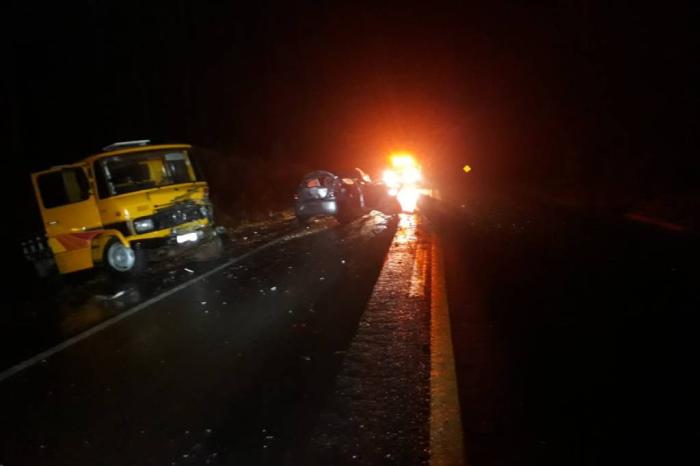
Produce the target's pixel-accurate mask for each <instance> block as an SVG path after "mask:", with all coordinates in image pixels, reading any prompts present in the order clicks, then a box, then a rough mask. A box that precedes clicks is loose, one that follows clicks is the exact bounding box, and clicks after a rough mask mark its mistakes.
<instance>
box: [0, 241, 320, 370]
mask: <svg viewBox="0 0 700 466" xmlns="http://www.w3.org/2000/svg"><path fill="white" fill-rule="evenodd" d="M318 231H321V230H305V231H302V232H299V233H293V234H290V235H285V236H281V237H279V238H277V239H274V240H272V241H269V242H267V243H265V244H263V245H260V246H258V247H257V248H255V249H253V250H251V251H248V252H246V253H245V254H243V255H241V256H238V257H234V258H233V259H229V260H228V261H226V262H224V263H223V264H221V265H219V266H217V267H215V268H213V269H211V270H209V271H207V272H205V273H203V274H202V275H199V276H197V277H194V278H192V279H190V280H188V281H186V282H184V283H181V284H180V285H178V286H176V287H174V288H171V289H170V290H168V291H165V292H163V293H161V294H159V295H158V296H154V297H153V298H151V299H148V300H146V301H144V302H142V303H140V304H137V305H136V306H134V307H132V308H131V309H129V310H127V311H124V312H122V313H121V314H118V315H116V316H114V317H111V318H109V319H107V320H105V321H104V322H102V323H100V324H97V325H95V326H94V327H91V328H89V329H88V330H85V331H84V332H82V333H79V334H78V335H76V336H74V337H71V338H69V339H68V340H65V341H63V342H61V343H59V344H57V345H56V346H53V347H51V348H49V349H47V350H46V351H42V352H41V353H39V354H37V355H35V356H32V357H31V358H29V359H26V360H24V361H22V362H20V363H18V364H15V365H14V366H12V367H10V368H9V369H6V370H4V371H2V372H0V383H2V382H3V381H5V380H6V379H9V378H10V377H12V376H13V375H15V374H17V373H19V372H22V371H23V370H25V369H27V368H29V367H31V366H33V365H35V364H37V363H39V362H41V361H44V360H46V359H47V358H49V357H51V356H53V355H54V354H56V353H58V352H60V351H63V350H64V349H66V348H69V347H71V346H73V345H75V344H76V343H79V342H81V341H83V340H85V339H86V338H88V337H90V336H92V335H94V334H96V333H98V332H101V331H102V330H104V329H106V328H108V327H111V326H112V325H114V324H116V323H118V322H120V321H122V320H124V319H126V318H127V317H131V316H132V315H134V314H136V313H137V312H139V311H142V310H144V309H146V308H147V307H148V306H150V305H152V304H155V303H157V302H158V301H161V300H163V299H165V298H167V297H168V296H171V295H173V294H175V293H177V292H178V291H180V290H183V289H185V288H187V287H189V286H190V285H193V284H195V283H197V282H199V281H201V280H204V279H205V278H207V277H210V276H212V275H214V274H215V273H217V272H220V271H221V270H223V269H225V268H227V267H230V266H232V265H233V264H236V263H238V262H240V261H242V260H245V259H247V258H249V257H250V256H252V255H254V254H257V253H259V252H261V251H263V250H265V249H268V248H270V247H272V246H275V245H277V244H279V243H283V242H285V241H291V240H293V239H298V238H302V237H304V236H308V235H311V234H314V233H317V232H318Z"/></svg>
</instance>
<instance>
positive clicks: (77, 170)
mask: <svg viewBox="0 0 700 466" xmlns="http://www.w3.org/2000/svg"><path fill="white" fill-rule="evenodd" d="M191 151H192V146H190V145H187V144H165V145H152V144H150V141H147V140H142V141H128V142H120V143H115V144H112V145H110V146H107V147H105V148H104V149H103V152H101V153H99V154H95V155H92V156H90V157H87V158H86V159H84V160H82V161H80V162H78V163H75V164H70V165H62V166H58V167H53V168H51V169H49V170H45V171H40V172H36V173H32V175H31V178H32V184H33V187H34V192H35V195H36V199H37V204H38V207H39V211H40V213H41V218H42V220H43V223H44V227H45V232H46V235H45V238H43V241H42V242H41V243H34V244H30V243H27V244H25V245H24V250H25V255H26V256H27V257H28V258H29V259H30V260H33V261H34V262H35V264H36V265H37V270H45V269H46V267H45V266H44V267H39V266H38V265H39V263H40V262H43V263H44V264H45V263H46V261H47V260H48V261H51V262H53V263H55V265H56V267H57V268H58V271H59V272H60V273H62V274H65V273H70V272H75V271H78V270H84V269H89V268H92V267H95V266H102V267H105V268H107V269H108V270H109V271H110V272H113V273H114V274H116V275H133V274H138V273H140V272H143V271H144V269H145V267H146V264H147V262H148V261H149V260H151V259H154V258H156V257H158V256H161V255H167V254H168V252H171V251H172V250H173V249H180V248H182V247H183V246H192V245H196V244H201V243H204V242H208V240H214V241H219V242H220V238H219V237H218V236H217V235H218V230H217V229H216V228H215V226H214V219H213V209H212V204H211V202H210V200H209V187H208V185H207V183H206V182H205V181H204V179H203V177H202V175H201V172H200V171H199V170H198V168H197V167H196V165H195V163H194V162H193V160H192V157H191ZM219 244H220V243H219Z"/></svg>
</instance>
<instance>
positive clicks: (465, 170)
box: [462, 165, 472, 173]
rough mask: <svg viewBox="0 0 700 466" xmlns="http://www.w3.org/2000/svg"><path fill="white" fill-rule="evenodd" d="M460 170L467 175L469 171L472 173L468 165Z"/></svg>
mask: <svg viewBox="0 0 700 466" xmlns="http://www.w3.org/2000/svg"><path fill="white" fill-rule="evenodd" d="M462 170H464V173H469V172H470V171H472V167H470V166H469V165H465V166H464V167H462Z"/></svg>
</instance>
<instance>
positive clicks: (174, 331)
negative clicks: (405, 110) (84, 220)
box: [0, 198, 700, 465]
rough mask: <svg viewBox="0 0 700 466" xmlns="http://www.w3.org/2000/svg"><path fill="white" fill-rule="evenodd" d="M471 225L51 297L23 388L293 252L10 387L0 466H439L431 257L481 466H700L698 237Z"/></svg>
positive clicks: (476, 216)
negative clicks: (41, 356) (434, 438)
mask: <svg viewBox="0 0 700 466" xmlns="http://www.w3.org/2000/svg"><path fill="white" fill-rule="evenodd" d="M455 205H456V206H459V205H460V203H459V202H458V203H456V204H455ZM463 205H464V207H454V206H452V205H450V204H449V203H447V202H439V201H435V200H431V199H428V198H425V199H423V202H422V206H421V207H422V216H419V217H408V216H402V217H400V218H396V217H385V216H382V215H380V214H376V213H375V214H372V215H369V216H367V217H365V218H363V219H361V220H359V221H357V222H354V223H352V224H350V225H347V226H344V227H339V226H337V225H335V224H334V223H333V222H332V221H331V222H330V223H323V222H321V223H318V224H315V225H314V226H313V227H312V229H310V230H307V231H303V232H302V233H303V235H297V234H298V233H299V232H300V230H299V228H298V227H296V226H295V225H294V224H293V222H290V221H288V220H280V221H279V222H277V223H275V222H273V223H272V224H270V225H268V226H267V227H266V228H260V229H258V233H257V234H256V233H254V231H247V230H246V231H243V232H239V233H238V236H237V237H236V238H235V241H233V242H232V243H230V244H229V246H228V248H227V251H226V254H225V255H224V257H223V258H212V259H202V260H198V261H191V260H190V259H182V260H181V261H180V262H175V263H170V264H169V265H168V266H164V267H165V268H163V269H162V270H161V271H160V273H155V274H154V275H153V276H155V277H158V278H157V279H152V280H147V281H145V282H140V283H138V284H128V285H127V286H122V285H120V286H119V287H116V288H111V289H110V288H109V286H111V285H109V284H108V283H106V282H104V281H103V280H102V279H101V278H100V277H99V276H96V277H88V278H89V279H88V280H87V285H85V284H84V283H85V282H82V283H81V284H73V283H72V282H67V283H66V282H62V283H61V285H60V286H58V287H57V290H58V293H52V291H56V290H51V289H48V291H46V290H43V291H42V290H37V292H36V293H35V294H34V295H33V296H32V297H30V298H29V299H28V300H24V301H22V302H20V303H19V304H18V306H17V307H16V308H15V309H14V310H13V311H12V312H14V313H15V314H17V313H18V312H20V311H19V310H24V311H23V312H24V313H25V314H23V318H19V319H9V318H7V317H5V319H6V322H7V323H9V324H11V325H10V326H5V327H3V332H4V334H3V335H4V337H5V338H4V341H3V342H2V345H3V354H2V357H3V358H4V359H3V367H4V368H6V367H9V366H11V365H12V364H14V363H16V362H18V361H20V360H22V359H24V358H26V357H28V356H31V355H33V354H36V352H37V351H41V350H43V349H45V348H47V347H50V346H52V345H53V344H56V343H57V342H60V341H64V340H65V338H68V337H70V336H73V335H76V334H79V333H80V332H81V331H83V330H85V329H87V328H90V327H91V326H94V325H95V324H96V323H97V322H105V319H109V318H110V317H113V316H115V315H119V313H120V312H123V311H124V310H125V309H129V308H133V305H134V304H135V303H139V302H144V300H148V299H150V298H152V297H154V296H158V295H159V294H160V293H162V292H163V291H165V290H168V289H172V288H173V287H176V286H179V285H182V284H186V283H188V280H191V278H192V277H196V276H200V277H201V276H202V274H203V273H207V272H206V271H207V270H209V271H211V270H213V269H215V268H216V267H220V266H221V265H222V264H225V261H226V260H228V259H227V258H230V257H236V256H240V255H241V254H244V253H245V252H246V251H251V250H253V249H254V248H255V247H256V246H259V245H261V244H265V242H266V241H269V240H270V239H274V238H281V237H285V236H288V240H287V241H281V242H279V243H278V244H275V245H274V246H273V247H270V248H267V249H265V250H262V251H260V252H258V253H256V254H255V255H254V256H251V257H249V258H246V259H245V260H241V261H240V262H236V263H234V264H231V265H230V266H225V267H224V268H223V269H222V270H221V271H220V272H217V273H213V274H211V275H209V276H206V277H205V278H203V279H201V280H199V281H198V282H196V283H192V284H190V285H188V286H187V287H185V288H184V289H182V290H181V291H178V292H177V293H174V294H172V295H170V296H168V297H166V298H164V299H162V300H159V301H158V302H156V303H154V304H152V305H150V306H148V307H147V308H145V309H143V310H142V311H140V312H138V313H136V314H134V315H132V316H130V317H129V318H127V319H125V320H123V321H121V322H119V323H117V324H115V325H113V326H110V327H109V328H107V329H105V330H103V331H101V332H100V333H98V334H96V335H93V336H91V337H89V338H86V339H85V340H83V341H80V342H79V343H77V344H75V345H73V346H71V347H69V348H67V349H65V350H63V351H61V352H59V353H57V354H55V355H53V356H51V357H50V358H47V359H46V361H43V362H42V361H40V362H39V363H38V364H36V365H34V366H32V367H30V368H28V369H26V370H23V371H22V372H20V373H18V374H15V375H13V376H12V377H9V378H7V379H6V380H4V381H2V382H0V400H1V401H0V404H1V406H0V410H1V412H2V413H3V417H2V418H1V419H0V429H2V436H1V438H0V464H4V465H15V464H31V465H41V464H366V465H368V464H427V463H428V461H429V457H430V453H431V444H430V439H429V437H430V435H431V434H432V432H429V429H430V426H431V425H432V424H431V422H432V418H431V416H432V415H433V413H432V412H431V407H432V405H431V402H432V400H431V383H432V381H431V380H430V370H431V366H430V365H431V352H432V351H433V347H432V346H431V342H430V331H431V325H433V323H431V315H430V308H431V302H430V299H429V296H430V294H431V291H432V289H431V286H432V278H433V277H431V273H430V270H431V266H432V263H431V255H430V253H429V251H430V250H431V249H430V248H431V247H433V246H434V244H435V242H434V236H432V235H433V234H437V235H438V236H440V237H441V241H440V242H441V243H442V244H443V246H444V263H445V277H444V278H445V284H446V290H447V302H448V303H449V317H450V319H449V320H450V323H451V337H452V341H453V342H454V353H455V364H456V378H457V383H458V398H459V404H460V407H461V423H462V425H463V432H464V447H465V448H464V451H465V453H466V459H467V462H468V463H469V464H475V465H520V464H522V465H547V464H551V465H560V464H567V465H569V464H572V465H600V464H610V465H613V464H614V465H618V464H631V463H634V464H681V463H683V464H695V463H698V462H700V455H699V453H698V450H697V448H696V446H697V444H698V441H699V440H700V430H699V429H698V427H697V426H698V423H697V419H698V417H699V416H700V402H698V398H697V393H698V392H700V384H698V383H697V382H696V380H695V379H696V377H695V376H694V372H695V371H694V367H695V365H696V359H697V358H696V355H697V354H699V351H698V350H699V349H700V348H698V343H697V342H698V339H697V338H696V337H695V333H697V328H698V327H699V325H698V324H699V323H700V322H699V321H700V317H698V316H699V314H698V312H697V311H698V310H699V309H700V294H699V289H698V286H697V284H698V283H699V282H700V275H699V274H698V269H697V264H698V261H699V260H700V247H699V244H700V242H698V241H697V239H698V238H697V235H696V234H694V233H682V234H681V233H679V232H674V231H668V230H664V229H659V228H655V227H654V226H652V225H643V224H638V223H634V222H630V221H627V220H625V219H624V218H623V216H621V215H620V216H611V215H607V216H606V215H600V214H595V215H594V214H591V213H586V212H582V211H580V210H574V209H565V208H561V207H553V206H551V205H544V204H543V205H539V204H535V203H530V204H528V205H523V203H522V202H521V203H517V202H514V201H510V200H509V201H506V202H503V201H499V202H494V203H490V204H477V203H471V204H470V203H464V204H463ZM421 219H422V220H421ZM254 228H255V227H254ZM257 236H259V237H260V239H255V238H256V237H257ZM244 238H246V239H244ZM248 238H251V240H250V242H249V244H247V243H246V242H248ZM168 267H170V268H168ZM156 272H158V271H156ZM76 280H78V278H77V277H76ZM121 291H123V293H122V294H120V295H118V296H116V295H117V294H119V293H120V292H121ZM42 293H44V294H42ZM46 296H48V297H49V298H50V299H46ZM32 303H43V304H44V307H38V308H37V307H35V306H34V305H33V304H32ZM433 304H434V303H433ZM23 306H24V307H23ZM42 312H46V313H48V315H43V314H42Z"/></svg>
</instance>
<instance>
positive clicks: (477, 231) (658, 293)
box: [424, 199, 700, 466]
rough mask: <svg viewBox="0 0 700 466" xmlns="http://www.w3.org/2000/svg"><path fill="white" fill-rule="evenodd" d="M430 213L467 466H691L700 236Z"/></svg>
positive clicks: (558, 214)
mask: <svg viewBox="0 0 700 466" xmlns="http://www.w3.org/2000/svg"><path fill="white" fill-rule="evenodd" d="M427 204H428V206H424V210H426V211H428V212H429V213H430V214H431V215H432V218H433V220H434V221H435V222H437V223H441V224H442V229H441V231H442V234H443V235H444V238H445V250H446V253H445V257H446V275H447V291H448V300H449V303H450V315H451V320H452V333H453V341H454V351H455V358H456V366H457V375H458V383H459V391H460V404H461V409H462V411H461V412H462V421H463V426H464V430H465V445H466V452H467V459H468V463H469V464H474V465H538V466H542V465H564V464H565V465H620V464H637V465H639V464H655V465H659V464H700V450H699V449H698V448H697V447H698V445H700V427H698V426H700V423H699V422H698V420H699V419H700V401H699V400H700V398H699V397H698V393H700V383H698V381H697V379H698V378H697V376H696V375H695V373H696V367H697V360H698V359H697V357H698V355H699V354H700V343H699V342H700V339H698V337H697V332H698V328H700V326H699V325H698V324H700V288H699V287H698V284H699V283H700V273H699V269H698V263H700V262H699V261H700V241H698V236H697V234H693V233H691V232H685V233H681V232H678V231H670V230H668V229H664V228H659V227H657V226H654V225H647V224H641V223H635V222H631V221H627V220H625V219H624V217H623V216H622V215H601V214H586V213H585V212H582V211H581V210H577V209H566V208H562V207H555V206H552V205H547V204H537V203H530V204H528V205H527V206H524V205H522V202H518V201H516V200H512V199H510V200H500V201H494V202H491V203H488V204H476V203H474V202H468V201H467V202H465V203H464V204H463V207H458V208H450V207H448V206H446V205H444V204H441V203H438V202H428V203H427ZM460 204H461V203H459V202H457V203H456V205H460Z"/></svg>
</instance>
